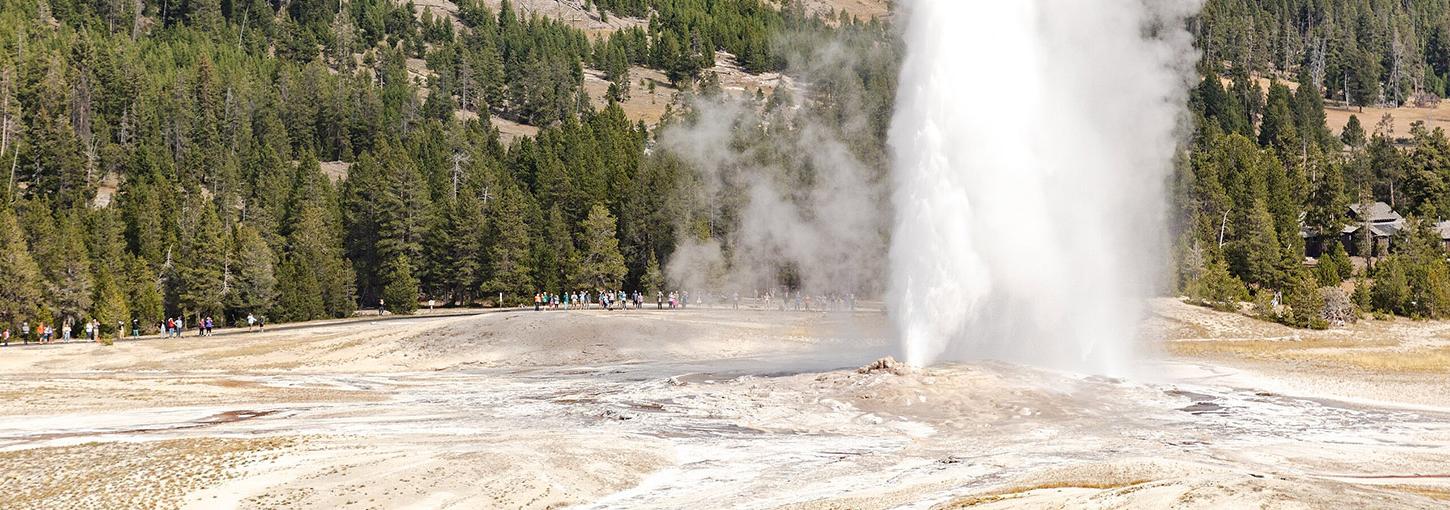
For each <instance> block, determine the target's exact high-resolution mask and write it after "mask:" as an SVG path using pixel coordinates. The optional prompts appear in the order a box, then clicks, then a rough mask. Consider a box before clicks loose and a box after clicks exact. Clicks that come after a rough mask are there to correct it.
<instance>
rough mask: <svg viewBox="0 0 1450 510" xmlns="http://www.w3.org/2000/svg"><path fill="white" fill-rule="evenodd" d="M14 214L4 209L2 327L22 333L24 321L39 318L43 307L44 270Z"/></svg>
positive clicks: (0, 222)
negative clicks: (33, 255) (41, 287)
mask: <svg viewBox="0 0 1450 510" xmlns="http://www.w3.org/2000/svg"><path fill="white" fill-rule="evenodd" d="M27 244H28V243H27V242H26V241H25V235H24V233H22V232H21V230H20V224H19V223H18V222H17V221H16V219H15V213H14V211H11V210H10V209H5V208H0V282H5V284H4V285H0V325H3V326H4V327H9V328H11V331H12V334H15V333H18V328H19V324H20V323H21V322H22V321H27V320H32V319H35V318H37V316H38V314H39V305H40V304H41V302H42V301H41V299H42V295H41V289H40V267H39V266H37V265H36V264H35V260H34V259H32V258H31V256H30V250H29V249H28V247H27V246H26V245H27Z"/></svg>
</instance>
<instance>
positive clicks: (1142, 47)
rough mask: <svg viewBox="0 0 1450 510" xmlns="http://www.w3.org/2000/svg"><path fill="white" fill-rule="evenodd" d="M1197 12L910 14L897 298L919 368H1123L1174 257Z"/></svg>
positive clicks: (981, 6) (927, 3)
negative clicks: (1177, 177)
mask: <svg viewBox="0 0 1450 510" xmlns="http://www.w3.org/2000/svg"><path fill="white" fill-rule="evenodd" d="M1198 7H1199V2H1198V1H1197V0H1161V1H1160V0H1098V1H1093V2H1083V1H1081V0H1021V1H1012V2H968V1H961V0H916V1H914V2H912V3H911V4H910V5H908V6H907V8H908V10H909V14H908V16H909V19H910V21H909V26H908V27H907V30H906V33H905V35H904V40H905V42H906V46H907V56H906V59H905V61H904V63H903V67H902V71H901V78H900V84H899V92H898V95H897V106H896V111H895V117H894V119H893V123H892V127H891V132H890V141H889V143H890V146H891V150H892V158H893V161H892V163H893V166H892V174H893V188H894V189H893V203H894V205H895V209H896V221H895V225H894V229H893V231H892V242H891V250H890V276H889V280H890V281H889V288H890V292H889V293H888V296H889V298H890V299H888V304H889V307H890V311H891V315H892V320H893V322H894V324H895V326H896V329H897V331H898V333H899V334H900V336H901V341H902V346H903V350H904V351H905V355H906V359H907V361H908V362H910V363H912V364H915V365H926V364H930V363H933V362H936V361H939V360H943V359H961V358H980V357H990V358H1002V359H1011V360H1017V361H1026V362H1031V363H1039V364H1047V365H1053V366H1059V367H1063V368H1069V369H1074V370H1082V371H1088V372H1099V373H1118V372H1121V371H1123V370H1125V369H1126V368H1128V367H1127V361H1128V360H1129V358H1130V355H1131V354H1132V350H1133V349H1132V344H1133V343H1134V342H1135V339H1136V328H1137V324H1138V322H1139V319H1140V313H1141V309H1142V297H1143V296H1146V295H1147V293H1148V292H1150V291H1151V288H1152V285H1153V283H1154V281H1155V279H1156V277H1157V276H1158V274H1159V267H1160V264H1161V260H1162V257H1161V254H1162V253H1163V243H1164V241H1163V239H1164V236H1163V230H1164V221H1165V220H1164V190H1165V185H1166V180H1167V178H1168V176H1169V175H1170V174H1171V168H1172V156H1173V153H1174V151H1175V150H1176V148H1177V146H1178V143H1179V140H1180V139H1181V135H1182V134H1183V132H1184V130H1183V129H1182V126H1184V125H1185V123H1184V115H1185V114H1184V105H1185V102H1186V96H1187V90H1188V87H1189V84H1190V83H1191V80H1192V78H1193V76H1194V75H1193V66H1194V63H1195V62H1196V60H1197V53H1196V51H1195V50H1194V49H1193V46H1192V38H1191V36H1190V34H1188V33H1187V31H1186V30H1185V28H1184V27H1185V19H1186V18H1187V17H1189V16H1192V15H1193V14H1194V13H1195V12H1197V10H1198ZM1004 85H1005V86H1004Z"/></svg>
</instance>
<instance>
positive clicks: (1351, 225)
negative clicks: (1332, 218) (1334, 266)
mask: <svg viewBox="0 0 1450 510" xmlns="http://www.w3.org/2000/svg"><path fill="white" fill-rule="evenodd" d="M1344 220H1345V226H1344V228H1342V229H1340V230H1339V232H1338V233H1337V236H1336V237H1338V239H1339V243H1340V244H1342V245H1344V249H1345V251H1348V252H1349V254H1350V255H1352V256H1359V255H1360V254H1362V253H1364V252H1363V251H1362V250H1361V245H1363V244H1364V243H1365V242H1366V241H1368V242H1370V243H1371V244H1370V252H1369V253H1370V256H1373V257H1380V256H1384V255H1386V254H1388V253H1389V250H1390V241H1391V239H1393V238H1394V237H1395V234H1398V233H1399V232H1400V230H1402V229H1404V228H1405V217H1404V216H1401V215H1400V213H1398V212H1395V210H1394V208H1392V207H1390V205H1389V204H1386V203H1384V202H1375V203H1373V204H1369V205H1368V207H1366V206H1365V205H1364V204H1350V206H1349V208H1348V210H1347V211H1345V218H1344ZM1436 227H1437V228H1438V230H1439V232H1440V238H1441V240H1442V242H1445V243H1446V246H1447V247H1450V221H1446V222H1441V223H1440V224H1439V225H1436ZM1366 228H1368V229H1369V232H1368V236H1366V233H1365V231H1364V229H1366ZM1299 235H1300V236H1301V237H1303V238H1304V255H1305V256H1306V257H1314V258H1317V257H1319V256H1320V255H1322V254H1323V253H1324V250H1325V249H1327V248H1329V246H1330V243H1329V241H1330V239H1332V238H1331V237H1330V236H1328V235H1323V234H1321V233H1319V232H1314V231H1311V230H1310V229H1309V228H1308V227H1301V228H1300V230H1299Z"/></svg>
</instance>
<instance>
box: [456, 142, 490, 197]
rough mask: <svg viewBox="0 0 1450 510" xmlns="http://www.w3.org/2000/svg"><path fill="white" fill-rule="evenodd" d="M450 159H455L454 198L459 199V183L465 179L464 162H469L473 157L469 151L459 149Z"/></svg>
mask: <svg viewBox="0 0 1450 510" xmlns="http://www.w3.org/2000/svg"><path fill="white" fill-rule="evenodd" d="M450 159H452V160H453V172H452V174H453V198H454V199H457V198H458V185H459V183H461V182H462V181H463V164H464V163H467V162H468V161H469V160H471V159H472V158H470V157H469V156H468V153H467V152H464V151H457V152H454V153H453V156H452V157H451V158H450ZM485 192H486V191H485Z"/></svg>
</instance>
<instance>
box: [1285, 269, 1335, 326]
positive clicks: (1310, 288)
mask: <svg viewBox="0 0 1450 510" xmlns="http://www.w3.org/2000/svg"><path fill="white" fill-rule="evenodd" d="M1284 303H1285V304H1287V305H1289V308H1288V313H1287V314H1285V315H1284V316H1283V317H1281V320H1283V321H1284V322H1285V323H1286V324H1288V325H1290V326H1295V327H1301V328H1304V327H1314V328H1316V329H1323V328H1324V327H1327V325H1328V324H1327V323H1326V322H1324V319H1323V317H1322V316H1323V313H1324V295H1323V294H1322V293H1320V292H1319V285H1318V282H1317V281H1316V280H1315V279H1314V276H1313V275H1312V274H1310V272H1309V271H1308V270H1307V269H1304V268H1302V267H1301V268H1299V269H1297V270H1295V271H1293V274H1291V275H1290V276H1289V283H1288V290H1287V291H1285V292H1284Z"/></svg>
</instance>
